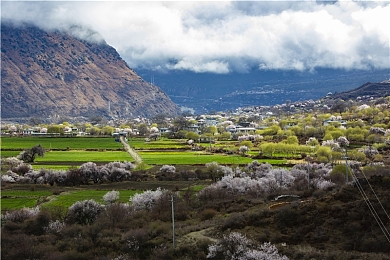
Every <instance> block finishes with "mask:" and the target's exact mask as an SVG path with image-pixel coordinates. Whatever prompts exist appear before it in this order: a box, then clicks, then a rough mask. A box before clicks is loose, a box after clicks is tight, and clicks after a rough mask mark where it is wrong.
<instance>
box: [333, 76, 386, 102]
mask: <svg viewBox="0 0 390 260" xmlns="http://www.w3.org/2000/svg"><path fill="white" fill-rule="evenodd" d="M366 96H369V97H373V98H378V97H387V96H390V80H387V81H383V82H380V83H371V82H367V83H366V84H364V85H362V86H360V87H358V88H355V89H352V90H350V91H345V92H341V93H335V94H334V95H332V98H340V99H344V100H347V99H357V98H359V97H361V98H362V97H366Z"/></svg>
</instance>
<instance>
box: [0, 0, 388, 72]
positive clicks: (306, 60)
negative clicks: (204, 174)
mask: <svg viewBox="0 0 390 260" xmlns="http://www.w3.org/2000/svg"><path fill="white" fill-rule="evenodd" d="M1 17H2V21H5V20H12V21H14V22H15V23H20V22H32V23H34V24H36V25H38V26H40V27H42V28H44V29H66V28H69V27H70V26H72V25H82V26H83V27H84V28H90V29H92V30H95V31H97V32H98V33H99V34H100V35H101V36H102V37H103V38H104V40H105V41H106V42H107V43H108V44H110V45H112V46H113V47H114V48H116V50H117V51H118V52H119V53H120V54H121V56H122V58H123V59H125V60H126V62H127V63H128V64H129V66H130V67H132V68H148V69H161V70H171V69H180V70H190V71H195V72H214V73H229V72H231V71H239V72H246V71H248V70H249V69H252V68H259V69H271V70H272V69H294V70H300V71H302V70H307V71H309V70H315V69H316V68H344V69H388V68H390V54H389V51H390V47H389V42H390V35H389V34H390V33H389V32H390V26H389V25H390V2H389V1H382V2H374V1H370V2H352V1H339V2H315V1H299V2H298V1H245V2H244V1H238V2H225V1H215V2H209V1H194V2H192V1H180V2H171V1H168V2H147V1H146V2H145V1H142V2H136V1H104V2H101V1H86V2H80V1H68V2H60V1H45V2H35V1H30V2H16V1H2V2H1ZM78 33H79V35H88V34H83V33H82V32H80V31H79V32H78ZM89 35H90V34H89Z"/></svg>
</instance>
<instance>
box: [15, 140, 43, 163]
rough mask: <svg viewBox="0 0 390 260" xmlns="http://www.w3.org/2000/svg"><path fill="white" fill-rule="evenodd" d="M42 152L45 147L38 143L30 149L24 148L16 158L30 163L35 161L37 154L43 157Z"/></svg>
mask: <svg viewBox="0 0 390 260" xmlns="http://www.w3.org/2000/svg"><path fill="white" fill-rule="evenodd" d="M44 154H45V149H43V147H42V146H41V145H40V144H38V145H36V146H34V147H33V148H31V149H26V150H24V151H23V152H21V153H20V154H19V156H18V159H20V160H23V161H24V162H26V163H32V162H34V161H35V158H36V156H37V155H38V156H40V157H43V155H44Z"/></svg>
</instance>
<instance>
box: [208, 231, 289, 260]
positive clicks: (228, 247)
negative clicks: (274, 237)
mask: <svg viewBox="0 0 390 260" xmlns="http://www.w3.org/2000/svg"><path fill="white" fill-rule="evenodd" d="M207 258H216V259H226V260H227V259H231V260H233V259H273V260H287V259H288V258H287V257H286V256H284V255H279V252H278V249H277V248H276V247H275V246H274V245H272V244H271V243H264V244H262V245H258V244H257V243H255V242H253V241H252V240H251V239H248V238H247V237H246V236H245V235H243V234H241V233H238V232H231V233H229V234H228V235H224V236H223V238H222V239H221V240H220V241H218V242H217V243H214V244H212V245H210V246H209V248H208V255H207Z"/></svg>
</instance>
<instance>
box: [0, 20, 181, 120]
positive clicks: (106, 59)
mask: <svg viewBox="0 0 390 260" xmlns="http://www.w3.org/2000/svg"><path fill="white" fill-rule="evenodd" d="M90 33H91V34H95V32H90ZM161 113H165V114H177V113H178V107H177V106H176V105H175V104H174V103H173V102H172V100H171V99H170V98H169V97H168V95H166V94H165V93H164V92H163V91H162V90H161V89H160V88H159V87H157V86H155V85H153V84H150V83H148V82H146V81H145V80H144V79H142V78H141V77H140V76H139V75H137V74H136V73H135V72H134V71H133V70H132V69H130V68H129V67H128V66H127V64H126V63H125V61H124V60H123V59H122V58H121V57H120V56H119V54H118V53H117V51H116V50H115V49H114V48H113V47H111V46H109V45H108V44H107V43H105V42H104V41H100V42H92V41H85V40H81V39H78V38H76V37H74V36H72V35H71V34H70V33H67V32H60V31H51V32H47V31H44V30H41V29H39V28H37V27H33V26H29V25H24V26H18V27H15V26H13V25H11V24H7V23H5V22H2V24H1V117H2V118H21V117H33V116H34V117H41V118H56V117H61V116H71V117H76V116H85V117H90V116H103V117H114V118H115V117H130V116H146V117H150V116H153V115H156V114H161Z"/></svg>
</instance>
